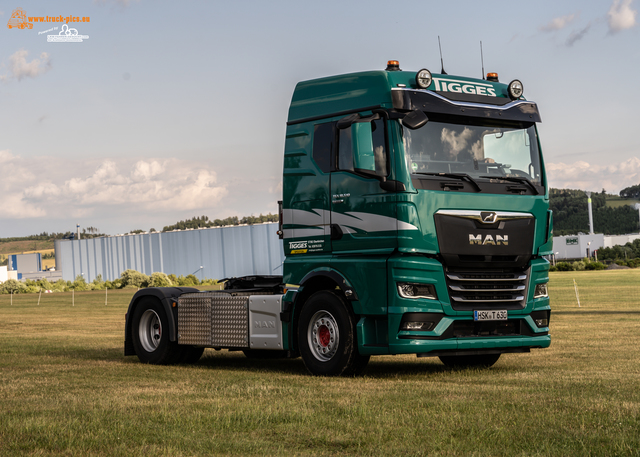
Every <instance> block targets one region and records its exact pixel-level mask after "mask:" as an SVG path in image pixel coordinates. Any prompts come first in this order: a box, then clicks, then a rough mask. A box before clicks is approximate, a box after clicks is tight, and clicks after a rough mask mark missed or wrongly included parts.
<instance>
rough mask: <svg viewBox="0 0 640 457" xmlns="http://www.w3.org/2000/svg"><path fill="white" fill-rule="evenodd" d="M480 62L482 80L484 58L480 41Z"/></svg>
mask: <svg viewBox="0 0 640 457" xmlns="http://www.w3.org/2000/svg"><path fill="white" fill-rule="evenodd" d="M480 62H482V79H484V56H483V55H482V40H480Z"/></svg>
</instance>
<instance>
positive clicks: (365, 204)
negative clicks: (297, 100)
mask: <svg viewBox="0 0 640 457" xmlns="http://www.w3.org/2000/svg"><path fill="white" fill-rule="evenodd" d="M343 121H345V120H342V121H338V123H337V136H338V139H337V146H338V150H337V156H336V163H335V167H334V171H332V173H331V203H330V204H331V248H332V251H333V253H334V254H341V253H342V254H344V253H352V254H355V253H361V254H382V253H385V252H389V253H390V252H392V251H393V250H394V249H395V248H396V246H397V220H396V194H395V192H390V191H387V190H383V189H382V187H381V182H382V181H384V180H386V178H387V177H388V176H389V175H390V174H391V163H392V161H391V160H390V157H389V147H388V142H387V135H386V125H385V124H386V122H385V120H384V119H383V118H381V117H380V115H378V114H374V115H369V116H367V117H363V116H361V115H355V116H354V115H352V116H349V117H348V118H346V122H343Z"/></svg>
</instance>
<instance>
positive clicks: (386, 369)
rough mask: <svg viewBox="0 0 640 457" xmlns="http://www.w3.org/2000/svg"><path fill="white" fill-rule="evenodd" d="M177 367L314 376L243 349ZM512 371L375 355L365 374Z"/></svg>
mask: <svg viewBox="0 0 640 457" xmlns="http://www.w3.org/2000/svg"><path fill="white" fill-rule="evenodd" d="M49 355H56V356H60V357H64V358H70V359H76V360H92V361H103V362H118V363H124V364H127V365H141V366H143V365H144V364H142V363H141V362H140V361H139V360H138V358H137V357H135V356H130V357H125V356H123V354H122V348H120V347H110V348H93V349H86V348H78V347H74V348H66V349H61V348H58V349H57V350H55V351H49ZM174 366H176V367H183V368H189V367H193V368H198V369H202V368H205V369H211V370H224V371H228V372H247V373H257V372H260V373H273V374H276V373H278V374H282V375H294V376H310V374H309V372H308V371H307V369H306V367H305V366H304V363H303V361H302V359H301V358H300V357H298V358H295V359H264V360H260V359H250V358H247V357H245V356H244V355H243V354H242V353H241V352H238V353H236V352H225V353H215V352H211V353H209V352H206V353H205V354H204V355H203V356H202V358H201V359H200V360H199V361H198V362H196V363H194V364H178V365H174ZM505 369H506V370H509V368H508V367H504V366H502V367H500V366H497V367H494V368H450V367H446V366H445V365H443V364H441V363H440V362H439V361H438V360H437V359H427V360H424V359H407V358H405V359H398V360H393V359H390V358H389V357H384V358H375V357H374V358H372V359H371V361H370V362H369V364H368V365H367V367H366V368H365V370H364V372H363V374H362V376H364V377H367V378H376V379H388V378H397V377H399V376H401V377H405V376H412V375H424V376H429V375H437V374H442V373H451V372H459V371H464V370H481V371H483V370H501V371H502V370H505Z"/></svg>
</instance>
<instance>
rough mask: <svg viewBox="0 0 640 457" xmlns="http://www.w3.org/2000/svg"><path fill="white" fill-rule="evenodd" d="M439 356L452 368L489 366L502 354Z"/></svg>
mask: <svg viewBox="0 0 640 457" xmlns="http://www.w3.org/2000/svg"><path fill="white" fill-rule="evenodd" d="M439 358H440V361H441V362H442V363H444V364H445V365H446V366H448V367H451V368H454V367H455V368H489V367H491V366H493V365H494V364H495V363H496V362H497V361H498V359H499V358H500V354H480V355H441V356H440V357H439Z"/></svg>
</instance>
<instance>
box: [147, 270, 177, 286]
mask: <svg viewBox="0 0 640 457" xmlns="http://www.w3.org/2000/svg"><path fill="white" fill-rule="evenodd" d="M172 285H173V283H172V282H171V280H170V279H169V277H168V276H167V275H166V274H164V273H161V272H159V271H156V272H155V273H152V274H151V282H150V283H149V286H150V287H171V286H172Z"/></svg>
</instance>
